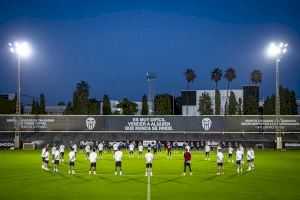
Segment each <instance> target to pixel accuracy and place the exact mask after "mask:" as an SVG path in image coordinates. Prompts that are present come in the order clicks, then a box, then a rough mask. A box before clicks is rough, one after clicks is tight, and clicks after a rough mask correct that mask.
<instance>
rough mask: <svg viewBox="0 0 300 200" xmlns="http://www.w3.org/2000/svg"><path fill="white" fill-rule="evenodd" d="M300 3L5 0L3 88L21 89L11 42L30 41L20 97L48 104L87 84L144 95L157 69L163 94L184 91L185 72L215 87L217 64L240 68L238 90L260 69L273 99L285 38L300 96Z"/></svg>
mask: <svg viewBox="0 0 300 200" xmlns="http://www.w3.org/2000/svg"><path fill="white" fill-rule="evenodd" d="M299 8H300V1H291V0H288V1H282V0H273V1H263V0H252V1H242V0H239V1H200V0H199V1H189V0H185V1H175V0H172V1H171V0H169V1H168V0H160V1H154V0H153V1H151V0H148V1H146V0H144V1H133V0H131V1H126V0H123V1H122V0H119V1H115V0H106V1H100V0H99V1H91V0H90V1H88V0H86V1H78V0H73V1H66V0H61V1H54V0H52V1H40V0H36V1H32V0H31V1H15V0H9V1H8V0H7V1H1V2H0V92H14V91H15V89H16V82H17V80H16V78H17V76H16V74H17V67H16V66H17V62H16V59H15V57H14V56H13V55H11V54H10V53H9V50H8V45H7V43H8V42H10V41H14V40H27V41H28V42H30V44H31V45H32V48H33V54H32V56H31V57H30V58H29V59H26V60H23V61H22V93H24V94H27V95H32V96H38V95H39V94H40V93H42V92H43V93H44V94H45V95H46V103H47V104H48V105H49V104H50V105H55V104H57V103H58V102H59V101H60V100H63V101H65V102H68V101H70V100H71V99H72V93H73V91H74V89H75V86H76V83H77V82H79V81H80V80H85V81H87V82H88V83H89V85H90V86H91V97H95V98H97V99H102V96H103V94H108V95H109V97H110V98H111V99H121V98H124V97H127V98H129V99H130V100H135V101H140V99H141V97H142V95H143V94H145V93H147V83H146V79H145V74H146V72H148V71H153V72H155V73H156V75H157V80H156V82H155V93H156V94H158V93H164V92H168V93H171V94H175V95H180V91H181V90H184V89H186V81H185V79H184V76H183V72H184V71H185V69H187V68H192V69H194V70H195V71H196V73H197V79H196V80H195V82H194V83H193V85H192V88H193V89H213V88H214V86H215V84H214V83H213V82H212V81H210V72H211V70H212V69H213V68H214V67H220V68H222V69H223V71H225V69H226V68H227V67H233V68H235V69H236V72H237V78H236V80H234V81H233V83H232V86H231V87H232V88H234V89H239V88H242V85H245V84H249V83H250V73H251V71H252V70H254V69H260V70H261V71H262V73H263V84H262V87H261V97H266V96H267V95H270V94H272V93H274V92H273V91H275V70H274V69H275V66H274V64H275V63H274V62H275V61H274V60H272V59H271V58H268V57H267V56H266V54H265V49H266V47H267V45H268V44H269V43H270V42H271V41H286V42H288V43H289V47H288V53H287V54H286V55H285V56H284V57H283V59H282V61H281V72H280V76H281V77H280V78H281V80H280V81H281V83H282V84H283V85H284V86H286V87H288V88H290V89H293V90H295V91H296V94H297V97H298V98H300V78H299V75H298V73H299V69H300V68H299V63H300V54H299V52H300V37H299V34H300V12H299ZM219 85H220V88H226V81H224V80H223V81H221V83H220V84H219ZM24 100H25V103H30V102H31V100H30V99H28V98H24Z"/></svg>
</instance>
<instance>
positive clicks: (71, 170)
mask: <svg viewBox="0 0 300 200" xmlns="http://www.w3.org/2000/svg"><path fill="white" fill-rule="evenodd" d="M69 160H70V163H69V165H70V168H69V174H71V173H72V174H75V171H74V167H75V160H76V155H75V151H74V149H73V148H71V151H70V153H69Z"/></svg>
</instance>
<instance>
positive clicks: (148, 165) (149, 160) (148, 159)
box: [145, 150, 153, 176]
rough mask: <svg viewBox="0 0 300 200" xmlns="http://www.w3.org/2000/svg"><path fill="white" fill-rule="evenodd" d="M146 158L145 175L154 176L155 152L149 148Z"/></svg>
mask: <svg viewBox="0 0 300 200" xmlns="http://www.w3.org/2000/svg"><path fill="white" fill-rule="evenodd" d="M145 160H146V174H145V176H152V175H153V174H152V161H153V154H152V153H151V152H150V150H148V153H146V155H145Z"/></svg>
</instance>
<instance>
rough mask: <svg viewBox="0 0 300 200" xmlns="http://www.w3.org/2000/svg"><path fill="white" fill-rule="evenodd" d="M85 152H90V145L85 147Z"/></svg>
mask: <svg viewBox="0 0 300 200" xmlns="http://www.w3.org/2000/svg"><path fill="white" fill-rule="evenodd" d="M85 152H87V153H90V152H91V147H90V145H86V147H85Z"/></svg>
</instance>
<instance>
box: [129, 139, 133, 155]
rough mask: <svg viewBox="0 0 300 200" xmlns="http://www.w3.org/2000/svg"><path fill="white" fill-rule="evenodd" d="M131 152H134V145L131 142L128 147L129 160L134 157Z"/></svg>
mask: <svg viewBox="0 0 300 200" xmlns="http://www.w3.org/2000/svg"><path fill="white" fill-rule="evenodd" d="M133 152H134V144H133V143H132V142H131V143H130V145H129V158H133V157H134V155H133Z"/></svg>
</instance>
